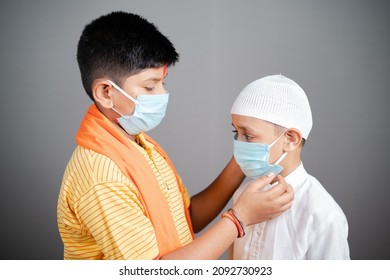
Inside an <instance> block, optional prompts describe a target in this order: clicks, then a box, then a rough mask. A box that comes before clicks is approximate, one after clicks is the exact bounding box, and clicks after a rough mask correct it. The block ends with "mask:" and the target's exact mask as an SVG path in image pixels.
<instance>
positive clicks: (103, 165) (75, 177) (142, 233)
mask: <svg viewBox="0 0 390 280" xmlns="http://www.w3.org/2000/svg"><path fill="white" fill-rule="evenodd" d="M139 144H140V145H137V144H136V143H134V145H135V146H137V147H138V149H139V151H140V152H141V153H142V154H143V155H144V157H145V159H146V160H147V162H148V163H149V165H150V166H151V168H152V169H153V172H154V174H155V175H156V178H157V181H158V183H159V185H160V188H161V190H162V192H163V194H164V196H165V198H166V201H167V203H168V205H169V209H170V210H171V213H172V216H173V220H174V223H175V225H176V229H177V232H178V236H179V239H180V242H181V244H182V245H185V244H188V243H189V242H191V241H192V235H191V231H190V229H189V226H188V224H187V220H186V217H185V212H184V207H188V206H189V196H188V193H187V192H186V194H185V199H186V206H185V205H184V203H183V198H182V194H181V192H180V190H179V186H178V184H177V180H176V177H175V175H174V173H173V171H172V170H171V168H170V167H169V165H168V163H167V162H166V160H165V159H164V158H163V157H162V156H161V155H160V154H159V153H158V152H157V151H156V150H155V149H153V145H152V144H151V143H149V142H147V141H146V140H145V139H144V138H142V139H139ZM141 146H142V147H141ZM57 216H58V228H59V232H60V234H61V238H62V241H63V243H64V258H65V259H154V258H155V257H156V256H157V255H158V254H159V251H158V246H157V241H156V235H155V232H154V228H153V225H152V223H151V221H150V220H149V219H148V217H147V216H146V214H145V209H144V206H143V205H142V203H141V200H140V194H139V192H138V190H137V188H136V186H135V185H134V183H133V182H132V181H131V180H130V179H129V178H128V177H126V176H125V175H124V174H123V173H122V171H121V170H120V169H119V167H118V166H117V165H116V164H115V163H114V162H113V161H112V160H111V159H110V158H108V157H106V156H104V155H102V154H99V153H96V152H94V151H91V150H88V149H85V148H83V147H81V146H77V147H76V149H75V151H74V153H73V155H72V157H71V159H70V160H69V163H68V165H67V167H66V170H65V173H64V177H63V181H62V185H61V190H60V194H59V198H58V207H57Z"/></svg>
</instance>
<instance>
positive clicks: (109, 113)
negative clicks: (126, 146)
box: [95, 102, 135, 141]
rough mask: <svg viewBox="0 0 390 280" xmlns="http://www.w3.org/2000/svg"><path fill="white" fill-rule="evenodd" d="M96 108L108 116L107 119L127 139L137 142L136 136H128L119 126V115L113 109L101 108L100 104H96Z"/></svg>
mask: <svg viewBox="0 0 390 280" xmlns="http://www.w3.org/2000/svg"><path fill="white" fill-rule="evenodd" d="M95 104H96V107H97V108H98V109H99V111H100V112H102V114H103V115H105V116H106V118H107V119H109V120H110V122H112V123H113V124H114V125H115V126H116V127H117V128H118V129H119V130H120V131H121V132H122V133H123V134H124V135H125V136H126V137H127V138H129V139H130V140H132V141H135V135H130V134H128V133H127V132H126V131H125V130H124V129H123V128H122V127H121V126H120V125H119V124H118V121H117V118H118V113H116V112H115V111H113V110H111V109H107V108H104V107H102V106H100V104H99V103H97V102H95Z"/></svg>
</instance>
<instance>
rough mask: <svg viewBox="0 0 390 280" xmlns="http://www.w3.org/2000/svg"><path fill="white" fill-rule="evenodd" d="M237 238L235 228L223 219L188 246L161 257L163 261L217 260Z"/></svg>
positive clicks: (227, 220) (226, 219) (230, 222)
mask: <svg viewBox="0 0 390 280" xmlns="http://www.w3.org/2000/svg"><path fill="white" fill-rule="evenodd" d="M236 238H237V227H236V226H235V225H234V223H232V221H230V220H229V219H228V218H223V219H221V220H219V221H218V222H216V223H215V224H214V225H212V226H211V227H210V228H209V229H207V230H206V231H205V232H204V233H203V234H202V235H201V236H199V237H198V238H196V239H195V240H194V241H192V242H191V243H190V244H188V245H186V246H184V247H182V248H179V249H177V250H176V251H173V252H171V253H168V254H166V255H164V256H162V258H161V259H163V260H169V259H171V260H185V259H191V260H200V259H203V260H207V259H209V260H213V259H218V258H219V257H220V256H221V255H222V254H223V253H224V252H225V251H226V250H227V249H228V248H229V246H230V245H231V244H232V243H233V242H234V240H235V239H236Z"/></svg>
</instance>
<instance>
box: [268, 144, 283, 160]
mask: <svg viewBox="0 0 390 280" xmlns="http://www.w3.org/2000/svg"><path fill="white" fill-rule="evenodd" d="M282 154H283V143H280V144H279V143H275V145H273V146H272V147H271V149H270V155H269V163H270V164H274V163H275V162H276V161H277V160H278V159H279V158H280V157H281V156H282Z"/></svg>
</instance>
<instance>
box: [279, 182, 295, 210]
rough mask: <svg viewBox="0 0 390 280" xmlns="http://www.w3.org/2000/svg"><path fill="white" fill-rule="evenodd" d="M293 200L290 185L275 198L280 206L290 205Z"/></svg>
mask: <svg viewBox="0 0 390 280" xmlns="http://www.w3.org/2000/svg"><path fill="white" fill-rule="evenodd" d="M293 200H294V191H293V189H292V188H291V186H290V185H288V186H287V191H286V192H285V193H283V194H282V195H281V196H279V197H278V198H277V202H278V204H279V205H280V206H282V205H285V204H288V203H291V202H292V201H293Z"/></svg>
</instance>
